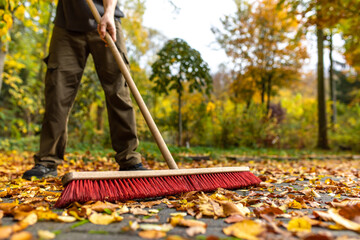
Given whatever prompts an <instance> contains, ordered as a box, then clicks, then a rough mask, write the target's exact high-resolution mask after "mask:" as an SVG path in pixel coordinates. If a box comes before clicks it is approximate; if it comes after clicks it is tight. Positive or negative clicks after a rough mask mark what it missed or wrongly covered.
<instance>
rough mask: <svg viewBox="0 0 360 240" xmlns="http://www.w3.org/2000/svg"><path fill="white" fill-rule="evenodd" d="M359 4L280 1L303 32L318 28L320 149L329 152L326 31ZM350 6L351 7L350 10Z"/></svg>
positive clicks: (325, 0)
mask: <svg viewBox="0 0 360 240" xmlns="http://www.w3.org/2000/svg"><path fill="white" fill-rule="evenodd" d="M356 2H358V1H357V0H346V1H327V0H280V2H279V6H280V7H285V8H286V9H288V12H289V15H290V16H296V17H297V18H298V19H299V20H300V22H301V25H302V28H301V29H302V32H303V33H306V32H308V31H309V30H311V29H313V27H315V28H316V37H317V49H318V64H317V90H318V91H317V92H318V94H317V101H318V141H317V147H319V148H322V149H328V148H329V144H328V136H327V111H326V95H325V79H324V40H325V35H324V30H325V29H328V28H333V27H334V26H336V24H338V23H339V22H340V21H341V20H342V19H343V18H344V17H346V15H347V14H348V10H347V9H348V8H347V7H349V8H350V9H352V11H354V10H355V9H356V8H353V7H354V6H352V5H353V4H354V3H356ZM346 6H347V7H346Z"/></svg>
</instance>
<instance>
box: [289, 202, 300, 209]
mask: <svg viewBox="0 0 360 240" xmlns="http://www.w3.org/2000/svg"><path fill="white" fill-rule="evenodd" d="M288 206H289V208H295V209H302V205H301V203H299V202H298V201H296V200H293V201H292V202H290V203H289V205H288Z"/></svg>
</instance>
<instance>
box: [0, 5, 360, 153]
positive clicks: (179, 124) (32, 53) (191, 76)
mask: <svg viewBox="0 0 360 240" xmlns="http://www.w3.org/2000/svg"><path fill="white" fill-rule="evenodd" d="M145 1H146V0H123V1H121V2H122V5H123V9H124V11H125V14H126V18H124V19H123V20H122V24H123V28H124V31H125V35H126V37H127V47H128V53H129V59H130V64H131V72H132V76H133V78H134V80H135V82H136V83H137V86H138V88H139V90H140V92H141V94H142V96H143V98H144V100H145V102H146V103H147V105H148V107H149V109H150V111H151V113H152V115H153V117H154V118H155V121H156V123H157V124H158V125H159V128H160V131H161V132H162V133H163V135H164V137H165V140H166V141H167V142H168V143H171V144H176V143H177V144H181V145H187V146H195V145H200V146H214V147H224V148H228V147H251V148H262V147H271V148H284V149H287V148H298V149H300V148H308V149H310V148H314V147H319V148H325V149H326V148H332V149H346V150H353V151H360V144H359V143H360V121H359V119H360V78H359V72H360V44H359V41H360V35H359V34H360V31H359V26H360V24H359V23H360V16H359V14H358V9H359V8H360V0H341V1H325V0H256V1H255V0H248V1H245V0H234V2H235V3H236V9H234V13H233V14H229V15H224V16H223V17H222V18H221V19H219V22H221V24H222V27H221V28H213V29H212V31H213V33H214V36H215V37H216V39H217V42H218V43H219V44H220V46H221V48H222V49H223V50H224V51H225V53H226V54H227V56H228V57H229V60H230V64H227V65H225V64H221V62H219V68H218V69H217V71H215V72H212V73H211V74H210V70H209V68H208V66H207V64H206V62H204V61H203V60H202V58H201V56H200V54H199V52H198V51H197V50H196V49H193V48H192V46H190V45H189V44H188V43H186V42H185V41H183V40H180V39H167V38H166V36H164V35H162V34H161V33H159V32H158V31H157V30H156V29H149V28H146V27H144V25H143V15H144V13H145V11H146V9H145ZM56 3H57V1H55V0H47V1H37V0H0V36H1V43H0V50H1V51H0V72H1V71H2V74H1V80H0V149H7V148H8V147H9V146H10V145H11V142H12V141H25V140H26V139H31V141H33V142H35V144H37V140H38V139H37V138H38V134H39V131H40V126H41V121H42V116H43V113H44V109H43V104H44V103H43V87H44V83H43V81H44V74H45V70H46V66H45V65H44V63H43V61H42V59H43V58H44V57H46V56H47V51H48V44H49V40H50V37H51V29H52V27H53V24H52V20H53V18H54V14H55V8H56ZM309 38H316V39H317V46H316V51H317V54H318V59H317V62H318V64H317V65H316V63H315V64H314V63H313V62H312V61H310V60H309V57H310V56H313V55H314V53H312V52H310V49H309V48H307V47H308V45H309V44H308V41H309ZM334 41H337V42H341V43H343V44H342V46H341V47H333V42H334ZM172 44H175V45H172ZM166 49H167V50H166ZM179 49H182V50H184V51H183V52H181V51H180V52H178V51H176V50H179ZM183 53H184V54H185V55H182V54H183ZM334 54H336V55H340V56H342V57H343V59H344V60H338V59H336V58H334ZM144 56H145V58H144ZM144 59H145V60H144ZM322 59H329V60H327V62H329V63H330V64H324V63H323V62H322ZM182 64H183V65H182ZM196 64H198V65H196ZM309 64H313V65H314V66H310V67H309ZM315 65H316V66H315ZM175 68H176V69H175ZM180 69H181V71H179V70H180ZM196 69H197V70H196ZM312 69H316V71H314V70H312ZM176 70H177V71H176ZM150 79H151V80H150ZM211 86H212V87H211ZM164 93H166V94H164ZM205 93H207V94H205ZM134 105H136V104H134ZM135 107H136V106H135ZM137 111H138V110H137ZM137 128H138V133H139V137H140V140H141V141H152V137H151V134H150V132H149V130H148V129H147V127H146V124H145V121H144V120H143V119H142V117H141V114H140V112H139V111H138V114H137ZM79 144H80V145H82V146H83V147H84V149H87V148H91V147H93V146H100V147H111V145H110V137H109V128H108V123H107V114H106V109H105V105H104V96H103V92H102V89H101V86H100V84H99V81H98V79H97V76H96V72H95V71H94V66H93V62H92V59H91V58H90V59H89V61H88V65H87V68H86V70H85V73H84V77H83V81H82V84H81V89H80V91H79V93H78V96H77V99H76V103H75V105H74V107H73V110H72V115H71V117H70V121H69V145H70V146H75V145H76V146H77V147H79Z"/></svg>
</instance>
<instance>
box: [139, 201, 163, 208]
mask: <svg viewBox="0 0 360 240" xmlns="http://www.w3.org/2000/svg"><path fill="white" fill-rule="evenodd" d="M161 203H162V200H157V201H149V202H140V204H141V205H143V206H144V207H147V208H152V207H153V206H155V205H159V204H161Z"/></svg>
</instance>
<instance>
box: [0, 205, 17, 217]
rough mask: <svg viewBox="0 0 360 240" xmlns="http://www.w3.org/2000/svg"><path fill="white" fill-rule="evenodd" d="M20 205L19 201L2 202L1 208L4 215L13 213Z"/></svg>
mask: <svg viewBox="0 0 360 240" xmlns="http://www.w3.org/2000/svg"><path fill="white" fill-rule="evenodd" d="M16 206H18V204H17V203H14V202H13V203H0V210H2V211H4V215H5V216H6V215H12V211H13V209H14V208H15V207H16Z"/></svg>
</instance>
